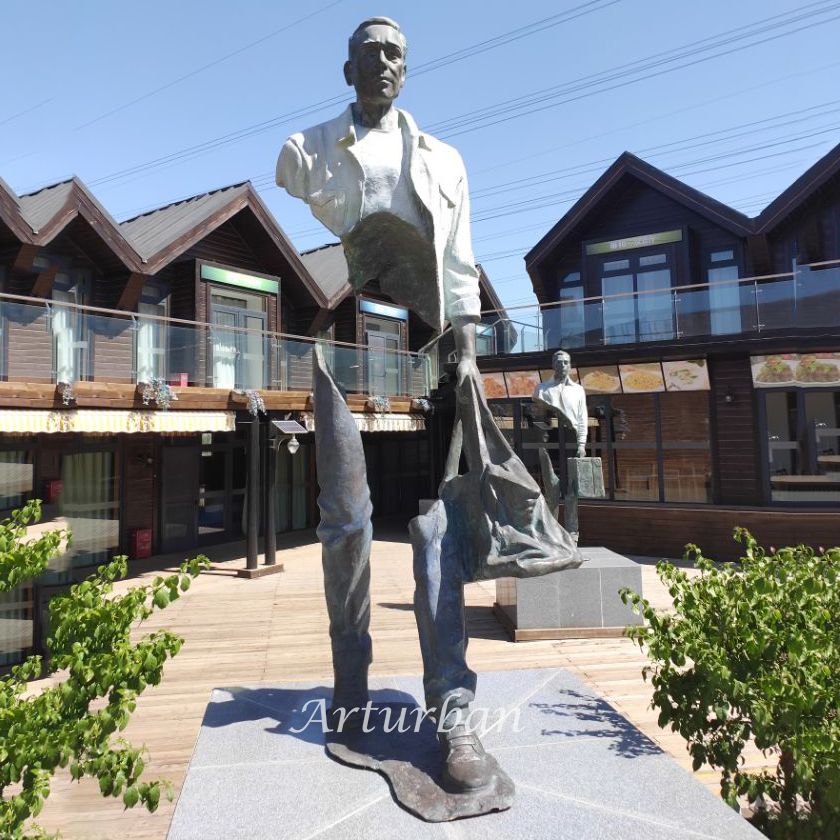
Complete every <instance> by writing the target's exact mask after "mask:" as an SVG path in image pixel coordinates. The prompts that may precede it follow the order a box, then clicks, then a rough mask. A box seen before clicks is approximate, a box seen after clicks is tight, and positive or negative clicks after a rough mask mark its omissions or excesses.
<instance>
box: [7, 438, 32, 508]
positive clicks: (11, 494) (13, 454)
mask: <svg viewBox="0 0 840 840" xmlns="http://www.w3.org/2000/svg"><path fill="white" fill-rule="evenodd" d="M32 481H33V475H32V453H31V452H26V451H23V450H14V451H6V452H0V510H11V509H12V508H19V507H22V506H23V504H24V502H25V501H26V500H27V499H28V498H29V497H30V496H31V494H32V489H33V484H32Z"/></svg>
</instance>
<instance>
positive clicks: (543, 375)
mask: <svg viewBox="0 0 840 840" xmlns="http://www.w3.org/2000/svg"><path fill="white" fill-rule="evenodd" d="M553 378H554V371H553V370H551V369H549V370H541V371H540V379H542V381H543V382H548V380H549V379H553ZM569 379H571V380H572V382H577V383H578V384H580V378H579V377H578V370H577V368H572V369H571V370H570V371H569Z"/></svg>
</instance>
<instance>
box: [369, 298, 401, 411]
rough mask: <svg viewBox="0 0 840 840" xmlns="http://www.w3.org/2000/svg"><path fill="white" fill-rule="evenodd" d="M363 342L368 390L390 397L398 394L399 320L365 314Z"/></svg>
mask: <svg viewBox="0 0 840 840" xmlns="http://www.w3.org/2000/svg"><path fill="white" fill-rule="evenodd" d="M365 344H367V346H368V364H367V380H368V381H367V384H368V393H370V394H379V395H381V396H391V397H393V396H397V395H398V394H401V393H402V387H401V386H402V377H401V375H400V374H401V371H400V354H399V349H400V324H399V321H391V320H388V319H386V318H372V317H370V316H369V315H365Z"/></svg>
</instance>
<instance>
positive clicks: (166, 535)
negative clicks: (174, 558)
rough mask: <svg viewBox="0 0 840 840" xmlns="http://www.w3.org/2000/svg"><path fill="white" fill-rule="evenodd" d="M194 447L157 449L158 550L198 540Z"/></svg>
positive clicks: (186, 545) (178, 547) (196, 456)
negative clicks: (159, 478)
mask: <svg viewBox="0 0 840 840" xmlns="http://www.w3.org/2000/svg"><path fill="white" fill-rule="evenodd" d="M198 465H199V449H198V447H197V446H164V447H163V448H162V449H161V471H162V481H161V485H162V487H161V506H160V507H161V517H160V518H161V529H160V531H161V541H160V550H161V551H162V552H167V551H181V550H182V549H185V548H192V547H193V546H194V545H196V543H197V542H198Z"/></svg>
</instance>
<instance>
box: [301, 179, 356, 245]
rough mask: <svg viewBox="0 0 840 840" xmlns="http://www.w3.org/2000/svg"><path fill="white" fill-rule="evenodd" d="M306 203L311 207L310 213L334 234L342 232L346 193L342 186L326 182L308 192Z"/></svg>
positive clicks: (339, 234)
mask: <svg viewBox="0 0 840 840" xmlns="http://www.w3.org/2000/svg"><path fill="white" fill-rule="evenodd" d="M308 204H309V206H310V207H311V208H312V215H313V216H315V217H316V218H317V219H320V221H321V222H323V223H324V224H325V225H326V226H327V227H328V228H329V229H330V230H331V231H332V232H333V233H334V234H336V235H337V236H341V235H342V234H343V233H344V221H345V219H344V217H345V212H346V207H347V193H346V191H345V190H344V188H343V187H339V186H337V185H335V184H330V183H329V182H328V183H327V184H326V185H325V186H324V187H322V188H321V189H320V190H316V191H315V192H313V193H310V195H309V200H308Z"/></svg>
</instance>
